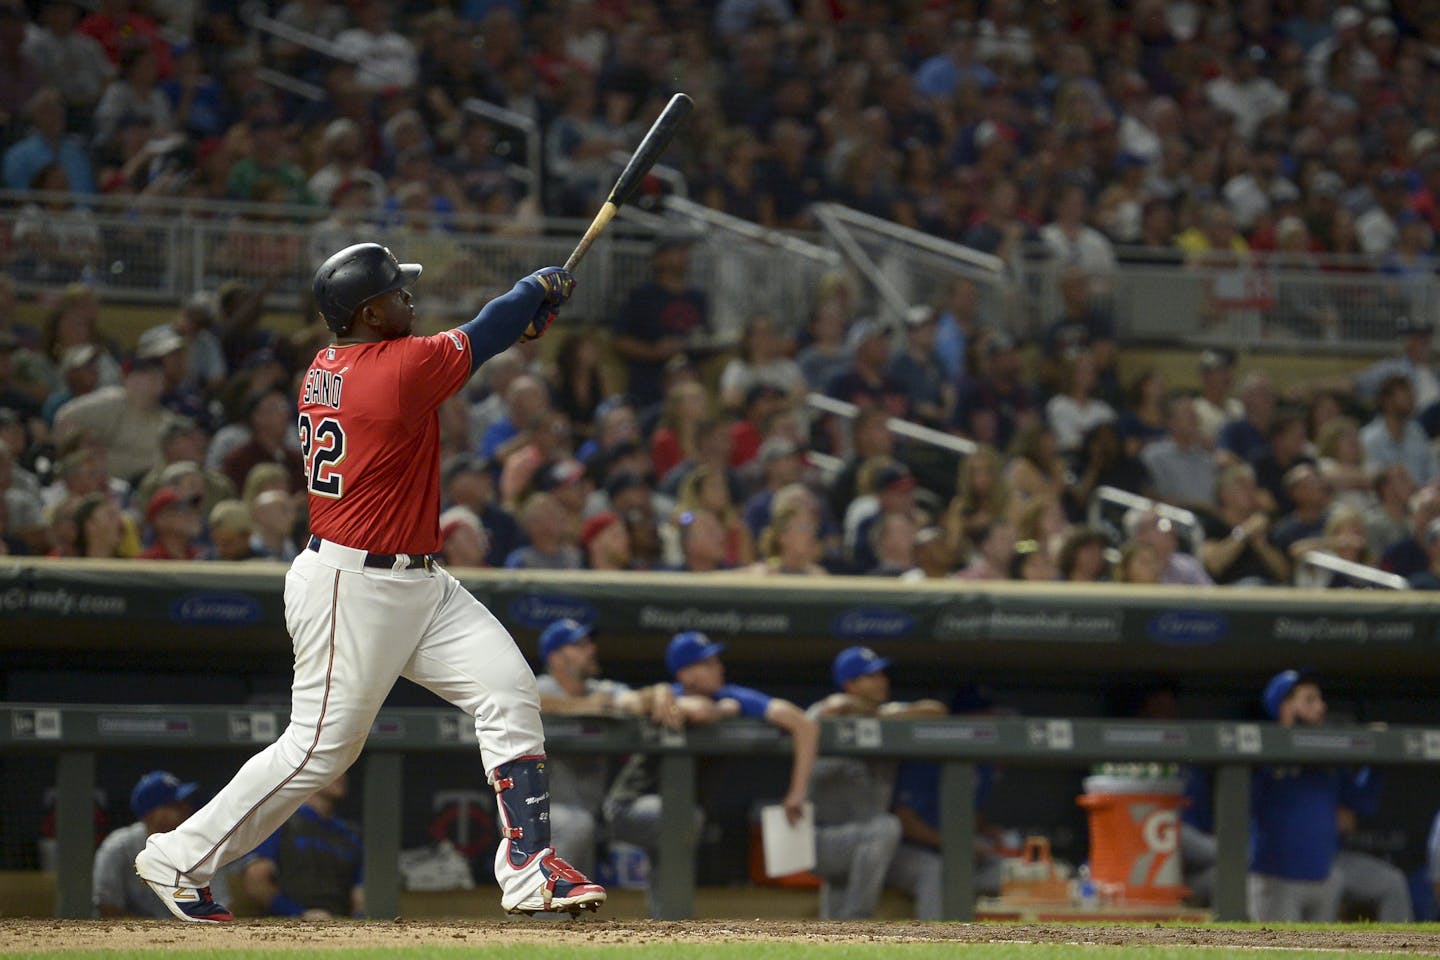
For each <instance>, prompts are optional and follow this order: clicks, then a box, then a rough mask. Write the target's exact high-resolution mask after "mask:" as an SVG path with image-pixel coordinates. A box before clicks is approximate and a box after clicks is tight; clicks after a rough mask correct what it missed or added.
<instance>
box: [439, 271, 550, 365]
mask: <svg viewBox="0 0 1440 960" xmlns="http://www.w3.org/2000/svg"><path fill="white" fill-rule="evenodd" d="M544 299H545V286H544V284H542V283H541V282H540V281H539V280H536V279H535V278H534V277H526V278H524V279H523V280H521V281H520V282H519V283H517V284H515V286H513V287H511V288H510V292H509V293H507V294H505V295H503V296H499V297H496V298H495V299H494V300H491V301H490V302H489V303H487V304H485V306H483V307H481V308H480V312H479V313H478V314H476V315H475V319H473V320H468V321H466V322H465V323H462V324H461V325H460V326H459V327H458V328H457V329H459V331H460V332H461V333H463V334H465V337H466V339H468V340H469V341H470V371H471V372H472V373H473V372H475V371H476V370H478V369H480V364H482V363H484V362H485V361H486V360H489V359H490V358H491V357H493V356H495V355H496V354H497V353H499V352H501V351H502V350H505V349H507V348H508V347H509V346H510V345H511V344H513V343H514V342H515V341H516V340H518V339H520V334H522V333H524V332H525V328H526V327H527V326H529V324H530V321H531V319H533V318H534V316H535V311H536V310H538V309H539V308H540V303H541V301H543V300H544Z"/></svg>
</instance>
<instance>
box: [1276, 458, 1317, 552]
mask: <svg viewBox="0 0 1440 960" xmlns="http://www.w3.org/2000/svg"><path fill="white" fill-rule="evenodd" d="M1283 482H1284V484H1285V492H1286V495H1287V497H1288V499H1289V500H1290V503H1291V505H1292V509H1291V510H1290V511H1289V512H1288V513H1282V515H1281V517H1280V519H1279V520H1278V521H1277V522H1276V524H1275V530H1274V532H1272V533H1271V534H1270V541H1271V542H1272V543H1274V544H1275V546H1276V547H1278V548H1279V549H1281V550H1284V551H1286V553H1287V554H1288V555H1289V557H1290V560H1291V561H1292V562H1297V561H1299V560H1300V558H1301V557H1303V556H1304V555H1305V554H1306V553H1308V552H1309V551H1311V550H1320V549H1327V548H1330V547H1332V546H1333V545H1332V544H1329V543H1327V542H1326V539H1327V538H1326V537H1325V536H1324V533H1325V527H1326V521H1327V519H1328V517H1329V511H1330V504H1331V494H1330V488H1329V487H1328V486H1327V485H1326V483H1325V481H1324V480H1323V479H1322V478H1321V476H1320V472H1319V471H1318V470H1316V469H1315V466H1314V464H1311V463H1299V464H1296V465H1295V466H1293V467H1291V468H1290V469H1289V470H1287V471H1286V472H1285V477H1284V481H1283Z"/></svg>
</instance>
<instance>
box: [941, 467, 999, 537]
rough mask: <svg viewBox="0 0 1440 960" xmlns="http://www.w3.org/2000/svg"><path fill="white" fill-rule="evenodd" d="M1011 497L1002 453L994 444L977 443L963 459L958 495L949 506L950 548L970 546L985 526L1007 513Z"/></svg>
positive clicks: (947, 535)
mask: <svg viewBox="0 0 1440 960" xmlns="http://www.w3.org/2000/svg"><path fill="white" fill-rule="evenodd" d="M1009 499H1010V491H1009V488H1008V486H1007V485H1006V483H1005V479H1004V476H1003V475H1002V464H1001V461H1000V455H999V454H998V453H996V452H995V450H994V448H993V447H986V446H980V447H977V448H976V450H975V452H974V453H972V454H970V455H969V456H968V457H966V458H965V459H964V460H962V461H960V466H959V467H958V468H957V470H956V480H955V496H954V498H952V499H951V501H950V505H949V507H948V508H947V509H946V513H945V533H946V539H947V541H948V543H949V544H950V547H951V549H952V550H959V549H961V548H962V547H964V548H965V549H967V550H968V549H969V545H970V544H972V543H975V542H976V535H977V534H978V533H979V532H980V531H981V530H982V529H984V528H986V527H988V526H989V525H990V524H992V523H993V522H995V520H997V519H998V518H1000V517H1003V516H1005V511H1006V509H1007V506H1008V503H1009Z"/></svg>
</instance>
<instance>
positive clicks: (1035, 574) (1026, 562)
mask: <svg viewBox="0 0 1440 960" xmlns="http://www.w3.org/2000/svg"><path fill="white" fill-rule="evenodd" d="M1008 574H1009V575H1008V577H1007V579H1009V580H1028V581H1031V582H1034V583H1045V582H1048V581H1051V580H1054V579H1056V575H1057V571H1056V569H1055V564H1054V561H1052V560H1051V559H1050V553H1049V551H1048V550H1046V549H1045V546H1044V545H1043V544H1042V543H1040V541H1038V540H1019V541H1016V543H1015V549H1014V551H1013V552H1012V553H1011V554H1010V568H1009V571H1008Z"/></svg>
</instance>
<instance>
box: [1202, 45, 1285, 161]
mask: <svg viewBox="0 0 1440 960" xmlns="http://www.w3.org/2000/svg"><path fill="white" fill-rule="evenodd" d="M1266 59H1267V54H1266V52H1265V48H1264V47H1263V46H1259V45H1252V46H1249V47H1246V48H1245V49H1243V50H1238V51H1236V52H1235V53H1234V54H1232V55H1231V56H1230V57H1229V58H1228V59H1225V60H1222V61H1221V62H1220V64H1219V65H1220V68H1221V71H1222V72H1221V73H1220V75H1219V76H1218V77H1215V79H1213V80H1211V81H1209V82H1208V83H1206V84H1205V96H1206V97H1207V98H1208V99H1209V100H1210V102H1211V103H1213V104H1214V105H1215V106H1216V107H1218V108H1219V109H1221V110H1223V111H1225V112H1226V113H1229V114H1231V115H1232V116H1234V117H1235V132H1236V133H1237V134H1239V135H1240V137H1241V139H1243V140H1246V141H1250V140H1251V138H1252V137H1253V136H1254V134H1255V131H1256V130H1257V129H1258V128H1259V126H1260V124H1261V123H1262V122H1264V121H1265V119H1266V118H1267V117H1270V116H1273V115H1275V114H1278V113H1283V112H1284V111H1285V109H1286V108H1287V106H1288V103H1289V97H1288V96H1287V95H1286V93H1285V91H1283V90H1281V89H1280V88H1279V87H1278V86H1276V85H1275V83H1274V81H1272V80H1271V79H1270V78H1269V77H1265V76H1262V75H1261V74H1260V67H1261V66H1262V65H1263V64H1264V63H1265V62H1266Z"/></svg>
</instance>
